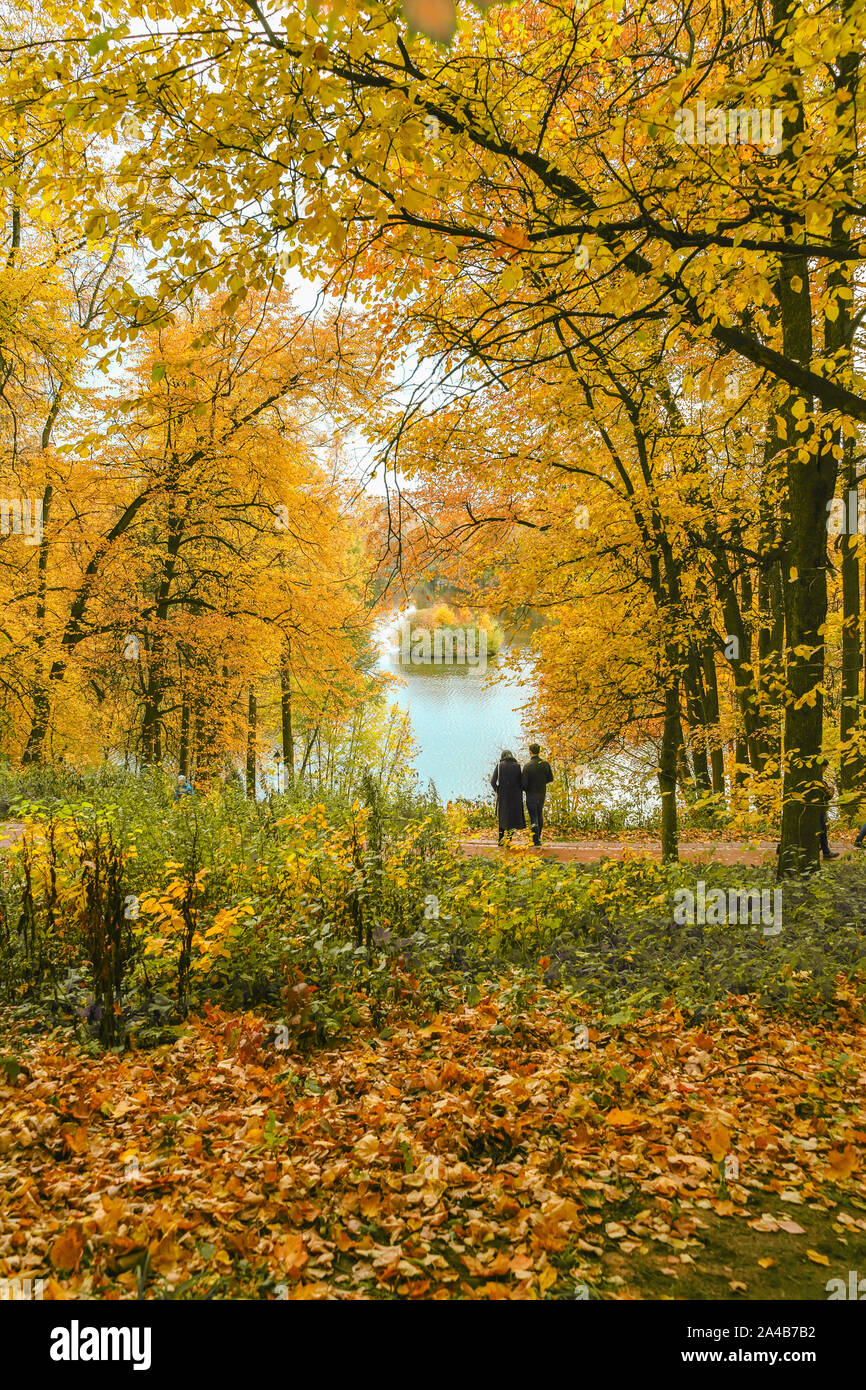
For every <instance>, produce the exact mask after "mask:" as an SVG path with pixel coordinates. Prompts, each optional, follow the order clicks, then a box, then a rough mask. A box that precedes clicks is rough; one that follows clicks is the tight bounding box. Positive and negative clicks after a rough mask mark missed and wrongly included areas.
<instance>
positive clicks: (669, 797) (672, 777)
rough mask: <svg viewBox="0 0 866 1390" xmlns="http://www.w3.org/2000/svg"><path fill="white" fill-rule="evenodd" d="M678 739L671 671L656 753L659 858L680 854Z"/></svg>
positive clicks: (674, 683)
mask: <svg viewBox="0 0 866 1390" xmlns="http://www.w3.org/2000/svg"><path fill="white" fill-rule="evenodd" d="M679 741H680V694H679V687H678V682H677V679H676V676H675V675H674V674H673V673H670V674H669V676H668V684H667V686H666V687H665V720H664V728H663V731H662V746H661V754H660V756H659V769H658V779H659V792H660V793H661V801H662V807H661V825H662V860H663V861H664V862H668V861H669V860H673V859H678V858H679V836H678V831H677V750H678V747H679Z"/></svg>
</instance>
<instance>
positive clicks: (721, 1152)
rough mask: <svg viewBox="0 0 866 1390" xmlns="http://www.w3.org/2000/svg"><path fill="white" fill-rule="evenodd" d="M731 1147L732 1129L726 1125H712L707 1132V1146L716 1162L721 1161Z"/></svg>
mask: <svg viewBox="0 0 866 1390" xmlns="http://www.w3.org/2000/svg"><path fill="white" fill-rule="evenodd" d="M730 1147H731V1134H730V1130H727V1129H725V1126H724V1125H712V1126H711V1128H710V1129H709V1130H708V1132H707V1148H708V1149H709V1151H710V1155H711V1157H712V1160H713V1162H714V1163H721V1161H722V1159H723V1158H724V1156H725V1154H726V1153H728V1152H729V1150H730Z"/></svg>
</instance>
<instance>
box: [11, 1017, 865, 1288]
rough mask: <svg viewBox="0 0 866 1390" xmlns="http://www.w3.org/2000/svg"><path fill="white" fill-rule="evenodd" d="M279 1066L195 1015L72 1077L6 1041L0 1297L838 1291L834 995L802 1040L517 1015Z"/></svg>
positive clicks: (241, 1033) (848, 1069)
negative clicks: (36, 1281)
mask: <svg viewBox="0 0 866 1390" xmlns="http://www.w3.org/2000/svg"><path fill="white" fill-rule="evenodd" d="M849 1004H850V1005H851V1006H852V1007H851V1009H850V1010H849V1008H848V1005H849ZM583 1029H585V1030H586V1031H585V1032H584V1031H582V1030H583ZM283 1040H284V1039H280V1038H279V1037H276V1039H275V1038H274V1033H273V1025H272V1024H270V1025H269V1024H266V1023H264V1022H262V1021H261V1020H257V1019H256V1018H254V1017H252V1016H250V1015H246V1016H243V1017H235V1018H229V1017H228V1016H226V1015H224V1014H221V1013H219V1012H216V1011H214V1012H212V1013H211V1014H210V1016H209V1017H208V1018H206V1019H201V1020H198V1021H194V1022H192V1023H191V1024H190V1026H189V1028H188V1029H187V1030H186V1031H185V1032H184V1033H183V1035H182V1036H181V1037H180V1038H179V1039H178V1041H177V1043H176V1044H173V1045H169V1046H166V1047H162V1048H160V1049H157V1050H156V1051H151V1052H148V1053H144V1052H141V1053H136V1052H132V1053H126V1054H124V1055H122V1056H118V1055H115V1054H107V1055H104V1056H102V1057H94V1056H91V1055H88V1054H87V1053H86V1052H84V1051H80V1050H78V1049H77V1048H76V1047H75V1045H74V1044H73V1042H72V1041H71V1038H70V1036H69V1035H68V1034H66V1033H56V1034H54V1035H52V1036H50V1037H46V1036H42V1037H38V1038H34V1037H32V1036H28V1035H25V1034H23V1033H22V1032H20V1030H18V1029H17V1027H10V1028H9V1029H8V1030H7V1032H6V1035H5V1038H4V1041H3V1044H2V1052H3V1053H4V1055H5V1057H6V1059H7V1060H6V1062H5V1064H4V1071H0V1080H3V1079H5V1080H6V1082H7V1084H6V1085H2V1086H0V1205H2V1218H0V1231H2V1235H0V1278H2V1277H5V1278H9V1277H18V1278H21V1277H27V1276H29V1277H31V1278H36V1277H42V1278H44V1279H45V1280H46V1281H47V1283H46V1286H45V1297H54V1298H71V1297H77V1298H80V1297H84V1298H130V1297H136V1296H138V1295H139V1294H143V1295H144V1296H145V1297H180V1298H202V1297H204V1296H206V1295H207V1294H210V1295H211V1296H212V1297H217V1298H224V1297H229V1298H232V1297H249V1298H279V1297H288V1298H356V1299H357V1298H423V1299H430V1298H439V1299H450V1298H481V1299H488V1298H506V1299H515V1298H517V1299H526V1298H541V1297H547V1298H573V1297H575V1296H578V1297H585V1296H588V1297H590V1298H594V1297H606V1298H683V1297H686V1298H713V1299H717V1298H793V1297H800V1298H816V1299H826V1298H827V1297H828V1294H827V1291H826V1283H827V1281H828V1279H830V1278H834V1277H838V1278H842V1279H844V1280H847V1278H848V1272H849V1270H856V1269H857V1268H858V1261H859V1268H860V1269H861V1270H863V1269H866V1185H864V1182H863V1166H862V1159H861V1154H862V1144H863V1141H864V1138H866V1134H864V1132H863V1128H862V1126H863V1123H864V1122H863V1118H862V1100H863V1084H864V1080H866V1075H864V1073H866V1039H864V1027H863V1025H862V1024H861V1023H860V1022H859V1021H858V1018H857V1014H856V1011H855V1009H854V1008H853V1000H850V999H847V1001H846V996H845V994H844V990H843V991H842V992H841V993H840V1013H839V1016H838V1018H837V1019H836V1020H835V1022H834V1023H833V1024H832V1025H831V1024H828V1025H826V1026H824V1027H822V1028H817V1027H815V1026H811V1025H810V1026H807V1025H804V1024H802V1023H795V1022H793V1021H785V1020H782V1021H780V1020H778V1019H777V1020H773V1021H771V1020H768V1019H767V1017H766V1016H764V1015H760V1014H758V1013H756V1012H752V1011H751V1010H750V1008H749V1007H748V1004H747V1001H745V1000H743V1001H741V1002H740V1006H739V1007H738V1009H737V1010H736V1012H735V1013H732V1014H730V1015H729V1016H727V1017H726V1018H725V1019H724V1020H721V1021H716V1022H715V1023H713V1024H712V1025H705V1026H704V1028H703V1029H698V1028H694V1027H688V1026H686V1024H685V1023H684V1020H683V1018H682V1017H681V1015H680V1014H679V1013H678V1012H677V1011H676V1010H675V1009H674V1008H673V1007H671V1008H670V1009H668V1010H667V1011H661V1012H657V1013H654V1014H652V1015H648V1016H646V1017H645V1018H644V1019H643V1020H641V1022H640V1024H639V1025H637V1026H635V1027H634V1028H631V1029H617V1030H614V1031H610V1032H604V1031H598V1030H596V1029H595V1028H594V1027H593V1022H592V1020H591V1019H590V1018H586V1017H584V1018H581V1017H580V1016H579V1015H578V1014H577V1013H575V1012H572V1008H571V1005H570V1003H569V1001H568V999H567V998H566V997H564V996H563V995H557V994H555V993H552V992H543V993H540V994H538V995H536V997H535V998H534V999H533V1000H532V1001H531V1002H529V1003H523V1004H522V1005H520V1004H515V1002H514V1001H513V1000H512V1001H510V1002H509V1001H508V1000H507V997H506V996H500V997H499V998H496V997H488V998H486V999H483V1000H482V1001H481V1003H480V1004H479V1005H477V1006H476V1007H475V1008H469V1007H467V1006H463V1007H460V1008H455V1010H454V1011H453V1012H450V1013H446V1014H443V1015H440V1016H439V1017H437V1018H436V1019H434V1020H433V1021H432V1022H430V1023H429V1024H427V1025H426V1026H422V1025H420V1024H407V1025H406V1026H404V1027H402V1028H400V1029H398V1030H395V1031H393V1032H391V1035H390V1036H387V1037H385V1036H377V1035H375V1034H374V1033H372V1032H371V1033H369V1034H368V1035H366V1036H364V1037H362V1038H360V1039H356V1040H355V1041H354V1042H353V1043H352V1044H351V1045H348V1046H346V1047H344V1048H342V1049H341V1050H335V1051H330V1052H325V1053H318V1054H313V1055H312V1056H311V1057H309V1058H306V1059H304V1058H301V1057H298V1056H295V1055H293V1053H292V1052H291V1050H281V1049H280V1048H279V1046H277V1045H276V1044H277V1043H279V1042H280V1041H283ZM13 1058H14V1060H12V1059H13ZM734 1160H735V1161H736V1162H734ZM737 1166H738V1169H739V1176H738V1177H735V1176H733V1173H734V1172H735V1171H736V1168H737ZM725 1171H727V1174H728V1176H727V1178H725V1177H724V1176H723V1174H724V1173H725Z"/></svg>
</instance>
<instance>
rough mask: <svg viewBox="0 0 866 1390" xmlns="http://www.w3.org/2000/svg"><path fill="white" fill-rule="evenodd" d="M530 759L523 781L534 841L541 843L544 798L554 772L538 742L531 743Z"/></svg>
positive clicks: (525, 765) (537, 843) (526, 765)
mask: <svg viewBox="0 0 866 1390" xmlns="http://www.w3.org/2000/svg"><path fill="white" fill-rule="evenodd" d="M529 752H530V755H531V756H530V759H529V762H528V763H524V766H523V775H522V779H521V780H522V783H523V790H524V791H525V793H526V809H527V811H528V812H529V824H530V825H531V826H532V843H533V844H534V845H540V844H541V832H542V830H543V828H544V815H543V813H542V808H543V806H544V798H545V795H546V793H547V784H548V782H552V781H553V773H552V772H551V770H550V763H548V762H545V760H544V758H542V757H541V749H540V748H539V746H538V744H537V743H530V745H529Z"/></svg>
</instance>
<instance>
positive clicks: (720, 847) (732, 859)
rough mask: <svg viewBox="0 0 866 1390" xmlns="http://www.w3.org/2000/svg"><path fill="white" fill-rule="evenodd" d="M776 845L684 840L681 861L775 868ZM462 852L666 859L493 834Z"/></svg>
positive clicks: (633, 846) (582, 859)
mask: <svg viewBox="0 0 866 1390" xmlns="http://www.w3.org/2000/svg"><path fill="white" fill-rule="evenodd" d="M776 843H777V842H776V841H775V840H744V839H740V840H727V841H719V840H684V841H682V842H681V843H680V859H692V860H695V859H707V860H709V861H711V862H713V863H715V864H748V865H753V866H757V865H759V864H772V863H775V860H776ZM831 847H832V846H831ZM460 848H461V850H462V852H463V854H464V855H465V856H466V857H467V858H473V857H476V856H478V855H481V856H487V857H489V856H495V855H501V856H502V857H503V858H504V857H505V856H506V855H509V854H510V855H515V854H520V855H532V856H533V857H536V858H541V859H551V860H555V861H557V862H558V863H561V864H567V863H576V864H597V863H598V862H599V860H601V859H622V858H623V857H624V856H625V854H626V853H628V854H630V855H635V854H648V855H650V856H651V858H653V859H661V855H662V851H661V845H660V844H659V843H658V841H656V840H626V841H622V840H551V841H550V842H546V841H545V842H542V844H541V846H540V847H539V848H538V849H535V848H534V847H533V846H532V845H530V844H527V843H526V842H525V841H524V842H523V843H519V842H515V843H514V844H513V845H512V846H511V848H510V849H509V850H500V849H499V847H498V845H497V843H496V836H495V834H493V833H491V834H490V835H477V836H475V837H474V838H473V839H471V840H464V841H463V842H462V844H461V846H460ZM835 848H836V850H837V852H838V851H845V850H849V849H851V848H852V842H850V841H849V842H847V843H845V842H843V841H842V840H837V841H836V842H835Z"/></svg>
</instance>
